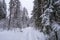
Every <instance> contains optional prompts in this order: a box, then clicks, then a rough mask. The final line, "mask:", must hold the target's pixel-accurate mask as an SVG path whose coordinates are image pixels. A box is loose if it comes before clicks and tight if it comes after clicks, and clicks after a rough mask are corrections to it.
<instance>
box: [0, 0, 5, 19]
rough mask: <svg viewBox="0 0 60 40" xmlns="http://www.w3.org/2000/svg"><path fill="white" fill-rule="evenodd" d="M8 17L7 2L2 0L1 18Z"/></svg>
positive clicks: (0, 2) (0, 4) (0, 5)
mask: <svg viewBox="0 0 60 40" xmlns="http://www.w3.org/2000/svg"><path fill="white" fill-rule="evenodd" d="M5 17H6V3H5V0H1V1H0V19H2V18H5Z"/></svg>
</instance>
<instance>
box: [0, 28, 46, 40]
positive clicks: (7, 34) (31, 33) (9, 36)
mask: <svg viewBox="0 0 60 40" xmlns="http://www.w3.org/2000/svg"><path fill="white" fill-rule="evenodd" d="M0 40H45V36H44V34H43V33H42V32H39V31H37V30H35V29H34V28H32V27H28V28H25V29H23V32H19V31H15V32H14V31H6V30H5V31H2V32H0Z"/></svg>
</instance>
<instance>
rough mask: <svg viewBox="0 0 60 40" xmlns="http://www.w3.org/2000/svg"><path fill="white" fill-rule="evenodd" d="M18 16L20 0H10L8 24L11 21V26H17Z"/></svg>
mask: <svg viewBox="0 0 60 40" xmlns="http://www.w3.org/2000/svg"><path fill="white" fill-rule="evenodd" d="M19 17H20V1H19V0H10V18H9V25H10V24H11V22H12V23H13V24H12V26H13V27H17V26H19V25H20V24H19V25H18V20H19Z"/></svg>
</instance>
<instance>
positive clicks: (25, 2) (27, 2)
mask: <svg viewBox="0 0 60 40" xmlns="http://www.w3.org/2000/svg"><path fill="white" fill-rule="evenodd" d="M5 1H6V3H7V8H9V1H10V0H5ZM33 1H34V0H20V2H21V5H22V7H26V8H27V10H28V13H29V17H31V12H32V10H33ZM7 11H8V10H7Z"/></svg>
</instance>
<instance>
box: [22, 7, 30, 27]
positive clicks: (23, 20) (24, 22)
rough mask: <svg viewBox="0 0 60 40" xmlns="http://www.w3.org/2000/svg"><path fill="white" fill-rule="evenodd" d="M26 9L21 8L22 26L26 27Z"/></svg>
mask: <svg viewBox="0 0 60 40" xmlns="http://www.w3.org/2000/svg"><path fill="white" fill-rule="evenodd" d="M28 18H29V17H28V11H27V9H26V8H25V7H24V8H23V15H22V22H23V27H27V22H28Z"/></svg>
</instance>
